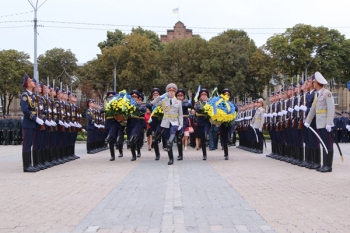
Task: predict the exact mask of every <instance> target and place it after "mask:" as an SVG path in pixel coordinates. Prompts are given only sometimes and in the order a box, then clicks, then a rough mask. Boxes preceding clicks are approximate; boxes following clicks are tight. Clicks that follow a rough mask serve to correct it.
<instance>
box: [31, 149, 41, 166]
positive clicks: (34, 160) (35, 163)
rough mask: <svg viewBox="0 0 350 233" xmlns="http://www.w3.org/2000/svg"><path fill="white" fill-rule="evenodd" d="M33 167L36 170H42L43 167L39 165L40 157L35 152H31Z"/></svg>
mask: <svg viewBox="0 0 350 233" xmlns="http://www.w3.org/2000/svg"><path fill="white" fill-rule="evenodd" d="M32 153H33V167H34V168H35V169H37V170H44V167H43V166H41V164H40V156H39V152H38V151H37V150H33V152H32Z"/></svg>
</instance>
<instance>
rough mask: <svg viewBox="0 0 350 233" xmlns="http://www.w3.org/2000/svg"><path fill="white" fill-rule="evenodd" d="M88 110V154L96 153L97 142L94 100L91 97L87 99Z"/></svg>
mask: <svg viewBox="0 0 350 233" xmlns="http://www.w3.org/2000/svg"><path fill="white" fill-rule="evenodd" d="M86 104H87V107H88V109H87V111H86V131H87V140H86V149H87V153H88V154H95V149H96V146H95V143H94V133H95V126H94V124H95V115H94V109H93V105H94V101H93V100H92V99H89V100H88V101H87V103H86Z"/></svg>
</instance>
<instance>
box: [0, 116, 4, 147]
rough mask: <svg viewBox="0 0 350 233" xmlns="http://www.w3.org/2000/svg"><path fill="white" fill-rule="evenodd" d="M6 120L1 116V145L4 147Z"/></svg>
mask: <svg viewBox="0 0 350 233" xmlns="http://www.w3.org/2000/svg"><path fill="white" fill-rule="evenodd" d="M3 122H4V119H3V116H2V115H0V145H2V144H3V142H4V133H3V132H4V125H3V124H4V123H3Z"/></svg>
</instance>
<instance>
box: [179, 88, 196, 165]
mask: <svg viewBox="0 0 350 233" xmlns="http://www.w3.org/2000/svg"><path fill="white" fill-rule="evenodd" d="M175 96H176V99H177V100H179V101H181V103H182V115H183V120H182V122H183V127H182V128H181V130H178V131H177V133H176V135H177V150H178V153H179V155H178V157H177V160H183V143H182V141H183V137H184V133H185V129H186V128H187V127H189V126H190V119H189V117H188V108H190V107H191V106H192V103H191V100H187V99H184V98H185V90H184V89H181V88H179V89H178V90H177V92H176V94H175ZM188 136H189V135H188ZM185 146H186V144H185Z"/></svg>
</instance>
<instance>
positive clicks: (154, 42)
mask: <svg viewBox="0 0 350 233" xmlns="http://www.w3.org/2000/svg"><path fill="white" fill-rule="evenodd" d="M131 34H139V35H141V36H146V37H147V38H148V39H150V41H151V49H153V50H156V51H160V50H162V48H163V46H162V45H161V43H160V39H159V36H158V34H156V33H155V32H153V31H151V30H145V29H143V28H142V27H137V28H133V29H131Z"/></svg>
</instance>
